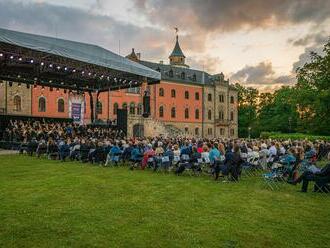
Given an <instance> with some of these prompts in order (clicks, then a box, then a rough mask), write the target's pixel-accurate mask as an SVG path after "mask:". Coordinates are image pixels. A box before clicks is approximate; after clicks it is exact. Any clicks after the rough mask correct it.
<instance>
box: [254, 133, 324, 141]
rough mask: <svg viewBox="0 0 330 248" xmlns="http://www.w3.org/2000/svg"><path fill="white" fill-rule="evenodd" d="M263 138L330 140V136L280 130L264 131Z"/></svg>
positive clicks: (261, 136) (261, 135)
mask: <svg viewBox="0 0 330 248" xmlns="http://www.w3.org/2000/svg"><path fill="white" fill-rule="evenodd" d="M260 138H262V139H291V140H310V141H315V140H326V141H330V136H325V135H323V136H322V135H312V134H305V133H278V132H262V133H261V134H260Z"/></svg>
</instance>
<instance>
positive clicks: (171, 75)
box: [168, 69, 173, 77]
mask: <svg viewBox="0 0 330 248" xmlns="http://www.w3.org/2000/svg"><path fill="white" fill-rule="evenodd" d="M168 75H169V76H170V77H173V70H172V69H171V70H170V71H169V73H168Z"/></svg>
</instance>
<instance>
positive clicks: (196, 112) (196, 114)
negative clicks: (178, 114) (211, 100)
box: [195, 109, 199, 119]
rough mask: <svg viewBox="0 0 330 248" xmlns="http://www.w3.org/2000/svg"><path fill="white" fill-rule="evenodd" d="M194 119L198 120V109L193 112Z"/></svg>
mask: <svg viewBox="0 0 330 248" xmlns="http://www.w3.org/2000/svg"><path fill="white" fill-rule="evenodd" d="M195 119H199V109H196V110H195Z"/></svg>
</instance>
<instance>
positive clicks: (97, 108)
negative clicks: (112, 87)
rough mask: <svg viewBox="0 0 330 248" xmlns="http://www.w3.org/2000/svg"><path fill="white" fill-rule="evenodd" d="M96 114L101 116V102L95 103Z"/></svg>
mask: <svg viewBox="0 0 330 248" xmlns="http://www.w3.org/2000/svg"><path fill="white" fill-rule="evenodd" d="M96 113H97V114H98V115H101V114H102V102H101V101H97V103H96Z"/></svg>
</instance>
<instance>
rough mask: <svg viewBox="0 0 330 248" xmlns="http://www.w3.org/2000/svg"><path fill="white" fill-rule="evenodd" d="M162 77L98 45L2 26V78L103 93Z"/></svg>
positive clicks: (0, 60) (0, 78)
mask: <svg viewBox="0 0 330 248" xmlns="http://www.w3.org/2000/svg"><path fill="white" fill-rule="evenodd" d="M160 77H161V76H160V73H159V72H157V71H154V70H152V69H150V68H148V67H146V66H143V65H141V64H139V63H136V62H134V61H131V60H129V59H127V58H124V57H122V56H120V55H117V54H115V53H113V52H111V51H108V50H106V49H104V48H102V47H99V46H96V45H92V44H86V43H81V42H75V41H70V40H64V39H58V38H52V37H46V36H41V35H35V34H28V33H22V32H17V31H12V30H7V29H2V28H0V80H7V81H15V82H21V83H26V84H34V85H42V86H49V87H54V88H64V89H70V90H77V91H78V92H86V91H87V92H103V91H108V90H118V89H124V88H130V87H138V86H140V85H141V84H142V83H143V82H147V83H148V84H153V83H158V82H159V81H160Z"/></svg>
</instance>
